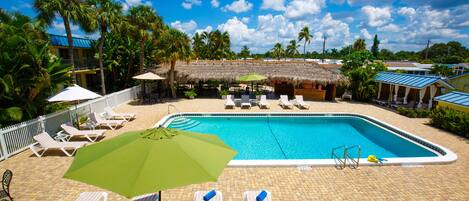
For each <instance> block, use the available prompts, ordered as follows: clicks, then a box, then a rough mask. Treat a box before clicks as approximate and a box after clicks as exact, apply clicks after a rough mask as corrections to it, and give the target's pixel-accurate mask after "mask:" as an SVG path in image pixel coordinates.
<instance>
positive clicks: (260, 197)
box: [256, 190, 267, 201]
mask: <svg viewBox="0 0 469 201" xmlns="http://www.w3.org/2000/svg"><path fill="white" fill-rule="evenodd" d="M266 197H267V192H265V191H264V190H263V191H261V192H260V193H259V195H257V197H256V201H263V200H264V199H265V198H266Z"/></svg>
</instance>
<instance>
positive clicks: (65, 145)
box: [29, 132, 87, 157]
mask: <svg viewBox="0 0 469 201" xmlns="http://www.w3.org/2000/svg"><path fill="white" fill-rule="evenodd" d="M33 138H34V140H36V141H37V142H38V143H39V148H38V147H37V145H36V144H33V145H31V146H29V148H30V149H31V151H33V153H34V154H35V155H36V156H37V157H41V156H42V155H43V154H44V153H45V152H46V151H47V150H49V149H59V150H61V151H63V152H64V153H65V155H67V156H72V155H73V154H74V153H75V152H76V151H77V149H78V148H81V147H84V146H85V145H86V143H87V142H57V141H55V140H54V139H52V137H51V136H50V135H49V134H48V133H46V132H43V133H41V134H39V135H36V136H34V137H33ZM40 149H42V153H39V151H40ZM67 150H72V152H71V153H70V152H68V151H67Z"/></svg>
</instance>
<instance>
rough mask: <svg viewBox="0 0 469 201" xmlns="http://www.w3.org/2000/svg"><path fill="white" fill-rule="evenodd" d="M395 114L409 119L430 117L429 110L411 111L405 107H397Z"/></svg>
mask: <svg viewBox="0 0 469 201" xmlns="http://www.w3.org/2000/svg"><path fill="white" fill-rule="evenodd" d="M397 113H399V114H400V115H404V116H406V117H410V118H427V117H429V116H430V113H431V110H429V109H412V108H405V107H398V108H397Z"/></svg>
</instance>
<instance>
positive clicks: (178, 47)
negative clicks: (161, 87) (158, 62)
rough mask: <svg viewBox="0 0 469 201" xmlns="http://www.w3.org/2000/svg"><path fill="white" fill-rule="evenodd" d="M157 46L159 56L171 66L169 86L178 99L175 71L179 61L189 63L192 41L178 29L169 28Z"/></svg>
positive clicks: (174, 96)
mask: <svg viewBox="0 0 469 201" xmlns="http://www.w3.org/2000/svg"><path fill="white" fill-rule="evenodd" d="M157 45H158V47H159V48H160V49H161V51H160V52H159V53H160V55H159V56H161V58H162V59H163V60H164V61H165V62H167V63H170V65H171V69H170V71H169V85H170V88H171V94H172V96H173V98H176V88H175V87H174V78H175V75H174V70H175V66H176V62H177V61H178V60H186V61H189V59H190V55H191V49H190V39H189V37H187V35H186V34H185V33H183V32H181V31H179V30H177V29H173V28H169V29H168V30H165V31H163V33H162V34H161V36H160V39H159V40H158V44H157Z"/></svg>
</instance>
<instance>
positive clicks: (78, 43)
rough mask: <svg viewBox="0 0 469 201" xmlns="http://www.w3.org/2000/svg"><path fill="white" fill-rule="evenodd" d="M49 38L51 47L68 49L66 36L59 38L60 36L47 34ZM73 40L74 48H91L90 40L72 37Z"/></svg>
mask: <svg viewBox="0 0 469 201" xmlns="http://www.w3.org/2000/svg"><path fill="white" fill-rule="evenodd" d="M49 36H50V41H51V46H58V47H68V46H69V45H68V40H67V37H66V36H61V35H54V34H49ZM72 40H73V47H76V48H87V49H89V48H92V45H91V43H92V42H93V41H94V40H92V39H87V38H78V37H72Z"/></svg>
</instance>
